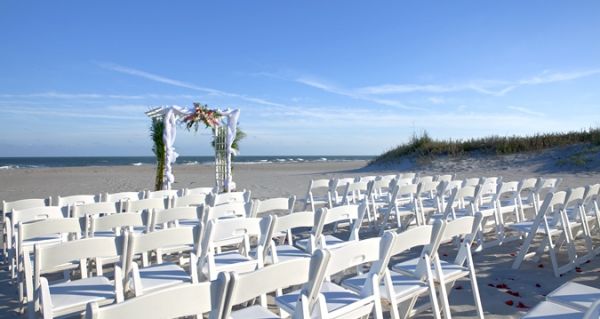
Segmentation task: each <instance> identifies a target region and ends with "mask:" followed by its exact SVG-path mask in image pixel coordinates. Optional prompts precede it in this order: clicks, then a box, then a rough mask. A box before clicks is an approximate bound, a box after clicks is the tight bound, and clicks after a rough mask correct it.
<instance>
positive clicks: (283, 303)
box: [275, 281, 368, 317]
mask: <svg viewBox="0 0 600 319" xmlns="http://www.w3.org/2000/svg"><path fill="white" fill-rule="evenodd" d="M321 294H323V296H324V297H325V301H326V302H327V311H328V312H329V313H331V312H334V311H336V310H338V309H341V308H345V309H344V310H350V309H351V308H346V307H353V308H354V307H356V309H358V308H360V307H361V306H363V305H364V303H365V301H366V302H368V299H363V298H361V296H359V295H358V294H357V293H355V292H353V291H350V290H348V289H345V288H344V287H341V286H339V285H336V284H334V283H331V282H329V281H326V282H324V283H323V286H322V287H321ZM299 296H300V290H296V291H294V292H291V293H288V294H285V295H282V296H280V297H276V298H275V302H276V303H277V305H278V306H279V307H281V309H283V310H285V311H286V312H287V313H294V310H295V309H296V303H297V301H298V298H299ZM331 317H334V316H333V315H332V316H331Z"/></svg>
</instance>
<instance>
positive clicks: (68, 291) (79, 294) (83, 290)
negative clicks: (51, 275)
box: [49, 276, 115, 315]
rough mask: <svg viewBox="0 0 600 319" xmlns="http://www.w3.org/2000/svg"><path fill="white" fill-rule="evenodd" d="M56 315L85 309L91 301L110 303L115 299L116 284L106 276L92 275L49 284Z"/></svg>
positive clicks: (101, 303)
mask: <svg viewBox="0 0 600 319" xmlns="http://www.w3.org/2000/svg"><path fill="white" fill-rule="evenodd" d="M49 289H50V298H51V299H52V306H53V309H52V311H53V312H54V313H55V315H61V314H67V313H72V312H76V311H83V310H85V306H86V305H87V304H88V303H89V302H97V303H99V304H100V305H105V304H110V303H112V302H113V301H114V299H115V286H114V284H113V283H112V282H111V281H110V280H108V278H106V277H102V276H99V277H90V278H83V279H78V280H73V281H67V282H63V283H57V284H53V285H50V286H49Z"/></svg>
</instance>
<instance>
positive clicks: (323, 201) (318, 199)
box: [304, 179, 333, 212]
mask: <svg viewBox="0 0 600 319" xmlns="http://www.w3.org/2000/svg"><path fill="white" fill-rule="evenodd" d="M332 184H333V180H329V179H316V180H315V179H311V180H310V182H309V183H308V191H307V192H306V198H305V199H304V210H306V209H308V208H310V210H311V211H313V212H315V209H316V207H317V205H323V206H326V207H329V208H331V207H333V198H332V192H331V187H333V186H332Z"/></svg>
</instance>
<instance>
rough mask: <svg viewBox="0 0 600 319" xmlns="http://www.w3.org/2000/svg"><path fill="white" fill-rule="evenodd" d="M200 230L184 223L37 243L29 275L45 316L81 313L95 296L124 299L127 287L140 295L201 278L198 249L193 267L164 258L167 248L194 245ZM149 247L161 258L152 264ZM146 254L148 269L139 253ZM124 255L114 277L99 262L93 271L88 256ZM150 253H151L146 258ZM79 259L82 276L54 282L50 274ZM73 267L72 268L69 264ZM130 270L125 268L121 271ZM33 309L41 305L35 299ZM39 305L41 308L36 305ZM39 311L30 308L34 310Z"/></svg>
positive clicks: (103, 299) (104, 300)
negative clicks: (139, 262) (138, 231)
mask: <svg viewBox="0 0 600 319" xmlns="http://www.w3.org/2000/svg"><path fill="white" fill-rule="evenodd" d="M195 234H197V232H195V231H194V229H193V228H189V227H179V228H170V229H164V230H160V231H156V232H151V233H147V234H136V233H126V234H124V235H122V236H119V237H95V238H86V239H80V240H74V241H69V242H63V243H58V244H53V245H36V246H35V262H34V268H33V273H32V272H31V266H30V265H28V264H29V260H28V258H26V259H25V272H26V277H28V276H33V278H34V280H33V285H34V287H35V291H38V292H39V293H38V294H37V295H36V296H35V301H36V302H37V303H38V304H39V305H40V307H41V311H42V314H43V316H44V318H52V317H53V316H61V315H66V314H72V313H77V312H81V311H82V310H83V309H84V308H85V304H86V303H87V302H90V301H97V302H100V303H112V302H120V301H122V300H123V291H124V290H125V291H127V290H129V289H131V290H132V292H133V294H134V295H135V296H139V295H142V294H144V293H148V292H152V291H156V290H159V289H163V288H166V287H170V286H173V285H178V284H182V283H193V282H197V271H196V268H195V267H196V263H195V262H194V261H195V260H196V258H195V257H194V256H193V254H192V258H190V263H189V267H190V269H189V271H186V270H185V269H183V268H182V266H180V265H178V264H175V263H172V262H163V260H162V254H163V252H162V251H161V249H162V248H164V247H172V246H182V245H189V244H193V242H194V241H195V240H196V239H195V237H196V236H197V235H195ZM149 252H155V257H156V263H155V264H150V263H149V261H148V260H149V258H148V257H147V256H148V255H147V254H148V253H149ZM140 254H141V255H142V257H143V258H142V268H139V267H138V265H137V263H135V262H134V257H135V256H137V255H140ZM113 256H119V258H118V261H119V262H118V263H116V264H115V266H114V269H115V271H114V276H113V279H112V280H109V279H108V278H107V277H105V276H104V275H103V273H102V271H101V269H100V270H98V267H96V275H95V276H91V277H90V275H91V273H89V272H88V261H89V260H90V259H98V258H112V257H113ZM144 256H146V257H144ZM73 261H78V263H79V265H78V267H79V270H80V277H81V279H77V280H70V281H67V282H56V283H52V284H49V283H48V279H47V278H45V277H44V276H45V275H48V274H51V273H55V272H63V271H64V270H65V269H70V268H72V267H73V266H72V265H73V264H74V263H73ZM66 266H68V268H65V267H66ZM121 269H124V270H125V271H124V272H121ZM29 303H30V306H29V307H28V308H29V309H35V307H34V300H29ZM36 310H37V309H36ZM32 313H33V312H30V314H32Z"/></svg>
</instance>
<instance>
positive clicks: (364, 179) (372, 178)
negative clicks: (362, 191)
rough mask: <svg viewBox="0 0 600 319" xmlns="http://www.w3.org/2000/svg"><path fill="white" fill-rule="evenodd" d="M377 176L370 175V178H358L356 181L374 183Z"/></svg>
mask: <svg viewBox="0 0 600 319" xmlns="http://www.w3.org/2000/svg"><path fill="white" fill-rule="evenodd" d="M378 177H379V176H376V175H370V176H359V177H358V181H359V182H370V181H375V180H376V179H377V178H378Z"/></svg>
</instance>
